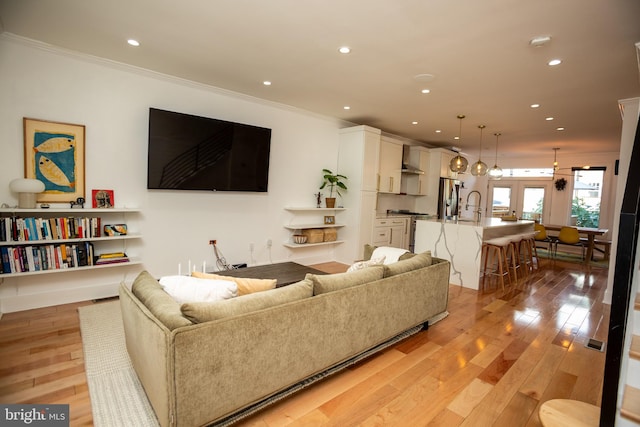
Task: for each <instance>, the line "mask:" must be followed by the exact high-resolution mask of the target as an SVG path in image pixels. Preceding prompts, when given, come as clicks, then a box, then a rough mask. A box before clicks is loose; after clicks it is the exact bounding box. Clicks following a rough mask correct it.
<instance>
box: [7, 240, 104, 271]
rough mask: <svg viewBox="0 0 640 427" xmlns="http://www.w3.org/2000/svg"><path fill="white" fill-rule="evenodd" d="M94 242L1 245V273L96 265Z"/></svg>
mask: <svg viewBox="0 0 640 427" xmlns="http://www.w3.org/2000/svg"><path fill="white" fill-rule="evenodd" d="M93 251H94V249H93V243H91V242H77V243H72V244H38V245H33V246H31V245H27V246H22V245H21V246H0V257H1V262H0V273H2V274H6V273H25V272H36V271H47V270H60V269H65V268H75V267H87V266H92V265H94V257H93Z"/></svg>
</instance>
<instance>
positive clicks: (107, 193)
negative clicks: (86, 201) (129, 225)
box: [91, 190, 115, 208]
mask: <svg viewBox="0 0 640 427" xmlns="http://www.w3.org/2000/svg"><path fill="white" fill-rule="evenodd" d="M91 206H92V207H94V208H112V207H114V206H115V202H114V200H113V190H91Z"/></svg>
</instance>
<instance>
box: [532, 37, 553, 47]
mask: <svg viewBox="0 0 640 427" xmlns="http://www.w3.org/2000/svg"><path fill="white" fill-rule="evenodd" d="M550 41H551V37H550V36H537V37H534V38H532V39H531V40H529V44H530V45H531V46H533V47H542V46H544V45H545V44H547V43H549V42H550Z"/></svg>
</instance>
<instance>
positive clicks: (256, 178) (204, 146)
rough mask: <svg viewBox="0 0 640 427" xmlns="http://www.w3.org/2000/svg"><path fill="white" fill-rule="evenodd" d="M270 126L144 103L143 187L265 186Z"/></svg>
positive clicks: (234, 188)
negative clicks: (146, 117)
mask: <svg viewBox="0 0 640 427" xmlns="http://www.w3.org/2000/svg"><path fill="white" fill-rule="evenodd" d="M270 146H271V129H267V128H261V127H257V126H250V125H246V124H242V123H234V122H227V121H224V120H217V119H211V118H207V117H199V116H193V115H189V114H183V113H175V112H171V111H165V110H159V109H157V108H149V154H148V169H147V188H148V189H168V190H209V191H254V192H264V191H267V183H268V178H269V149H270Z"/></svg>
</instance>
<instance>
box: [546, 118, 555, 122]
mask: <svg viewBox="0 0 640 427" xmlns="http://www.w3.org/2000/svg"><path fill="white" fill-rule="evenodd" d="M545 120H546V121H548V122H550V121H551V120H553V117H545Z"/></svg>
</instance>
